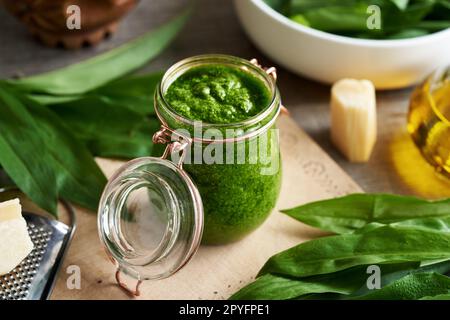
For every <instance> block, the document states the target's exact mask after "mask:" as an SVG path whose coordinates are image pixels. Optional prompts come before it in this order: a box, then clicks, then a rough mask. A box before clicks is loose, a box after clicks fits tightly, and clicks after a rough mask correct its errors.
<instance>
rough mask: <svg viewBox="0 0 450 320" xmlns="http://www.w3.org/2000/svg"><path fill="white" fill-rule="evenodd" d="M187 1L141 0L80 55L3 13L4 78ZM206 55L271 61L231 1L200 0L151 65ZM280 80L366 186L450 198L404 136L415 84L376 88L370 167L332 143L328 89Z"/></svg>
mask: <svg viewBox="0 0 450 320" xmlns="http://www.w3.org/2000/svg"><path fill="white" fill-rule="evenodd" d="M186 2H188V1H187V0H182V1H181V0H177V1H167V0H152V1H141V3H140V4H139V6H138V8H137V9H135V10H134V11H133V12H132V13H131V14H130V15H129V16H128V17H127V18H126V19H125V20H124V21H123V23H122V25H121V27H120V29H119V31H118V32H117V33H116V34H115V35H114V36H113V37H112V38H111V39H109V40H107V41H105V42H103V43H102V44H101V45H99V46H97V47H95V48H88V49H83V50H79V51H75V52H71V51H64V50H61V49H49V48H45V47H43V46H41V45H40V44H39V43H37V42H36V41H34V40H33V39H32V38H31V37H30V36H29V35H28V33H27V32H26V30H25V29H24V28H23V27H22V26H21V25H20V24H19V23H18V22H17V21H16V20H15V19H14V18H12V17H11V16H9V15H8V14H7V13H6V12H4V11H3V10H0V25H1V28H2V32H1V34H0V76H1V77H11V76H17V75H29V74H34V73H39V72H43V71H47V70H51V69H54V68H58V67H61V66H64V65H67V64H70V63H73V62H76V61H79V60H82V59H85V58H87V57H90V56H93V55H95V54H97V53H99V52H103V51H105V50H108V49H110V48H112V47H115V46H117V45H118V44H121V43H123V42H125V41H127V40H130V39H132V38H134V37H135V36H137V35H139V34H142V33H144V32H145V31H147V30H150V29H151V28H153V27H155V26H157V25H158V24H160V23H162V22H164V21H165V20H167V19H168V18H169V17H170V16H172V15H173V14H174V13H176V12H178V11H180V10H181V8H182V7H183V5H184V4H185V3H186ZM202 53H225V54H232V55H237V56H241V57H245V58H252V57H256V58H258V59H259V60H260V61H261V62H262V63H263V64H264V65H273V63H272V62H270V60H268V59H267V58H265V57H264V55H263V54H262V53H261V52H259V51H258V50H257V49H256V48H255V47H254V46H253V45H252V43H251V42H250V41H249V40H248V38H247V37H246V35H245V34H244V32H243V31H242V29H241V27H240V25H239V22H238V20H237V17H236V14H235V12H234V9H233V6H232V3H231V1H230V0H199V1H197V7H196V9H195V13H194V15H193V17H192V18H191V20H190V21H189V23H188V25H187V26H186V28H185V30H183V32H182V33H181V35H180V36H179V38H178V39H177V40H176V41H175V42H174V43H173V44H172V46H171V47H170V48H169V49H168V50H166V51H165V52H164V54H162V55H160V56H159V57H158V58H157V59H155V60H154V61H152V62H151V63H150V64H149V65H148V66H147V67H146V68H145V69H146V70H149V71H152V70H161V69H166V68H167V67H169V66H170V65H172V64H173V63H174V62H176V61H178V60H180V59H182V58H185V57H188V56H191V55H195V54H202ZM279 79H280V80H279V87H280V90H281V93H282V97H283V100H284V104H285V105H286V106H287V107H288V108H289V110H290V111H291V114H292V116H293V117H294V119H295V120H296V121H297V122H298V124H300V125H301V126H302V127H303V128H304V129H305V130H306V132H307V133H309V134H310V135H311V136H312V137H313V139H314V140H316V141H317V142H318V143H319V145H320V146H321V147H322V148H323V149H325V151H327V152H328V153H329V154H330V155H331V156H332V158H333V159H334V160H335V161H337V162H338V163H339V164H340V165H341V166H342V167H343V168H344V170H345V171H347V172H348V173H349V174H350V176H352V177H353V179H354V180H355V181H356V182H357V183H358V184H359V185H360V186H361V187H362V188H363V189H364V190H365V191H367V192H393V193H402V194H419V195H424V196H428V197H442V196H450V183H448V182H447V181H443V180H440V179H438V178H437V177H436V176H435V175H434V173H433V171H432V169H431V168H430V167H429V166H428V165H427V164H426V163H425V162H424V161H423V160H422V158H421V157H420V155H419V153H418V152H417V150H415V148H414V146H413V145H412V143H411V142H410V140H409V138H408V136H407V134H406V124H405V122H406V114H407V109H408V98H409V95H410V93H411V89H405V90H399V91H389V92H378V93H377V100H378V119H379V122H378V123H379V125H378V129H379V134H378V143H377V145H376V148H375V150H374V153H373V155H372V158H371V160H370V161H369V162H368V163H367V164H351V163H348V162H347V161H346V160H345V159H344V158H343V157H342V156H341V155H340V154H339V153H338V152H337V151H336V150H335V148H334V147H333V146H332V144H331V143H330V139H329V112H328V110H329V91H330V88H329V86H325V85H322V84H319V83H316V82H312V81H310V80H307V79H305V78H302V77H299V76H297V75H295V74H293V73H290V72H289V71H286V70H283V69H280V70H279ZM418 167H419V168H418Z"/></svg>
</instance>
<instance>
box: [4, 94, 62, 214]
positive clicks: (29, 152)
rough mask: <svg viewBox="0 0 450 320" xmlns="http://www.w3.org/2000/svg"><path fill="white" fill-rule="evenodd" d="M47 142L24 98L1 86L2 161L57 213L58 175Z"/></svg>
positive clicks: (24, 188)
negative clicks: (22, 99)
mask: <svg viewBox="0 0 450 320" xmlns="http://www.w3.org/2000/svg"><path fill="white" fill-rule="evenodd" d="M46 143H47V141H46V140H45V138H44V136H43V135H42V132H41V129H40V126H39V124H38V123H37V122H36V120H35V119H34V117H33V116H32V115H31V114H30V113H29V111H28V110H27V109H26V107H25V106H24V105H23V104H22V102H21V101H20V100H19V99H17V98H16V97H15V96H14V95H12V94H11V93H10V92H8V91H7V90H5V88H4V87H2V86H0V165H1V166H2V167H3V169H4V170H5V171H6V173H7V174H8V175H9V177H10V178H11V179H12V180H13V181H14V182H15V184H16V185H17V186H18V187H19V188H20V189H21V190H22V191H23V192H24V193H26V194H27V195H28V196H29V197H30V198H31V200H33V201H34V202H35V203H36V204H37V205H38V206H40V207H41V208H43V209H45V210H47V211H48V212H50V213H52V214H54V215H56V204H57V199H58V190H57V189H58V187H57V180H58V178H57V175H56V174H55V172H54V170H53V168H52V167H51V165H50V164H51V163H52V161H53V159H52V156H51V154H49V153H47V152H45V145H46Z"/></svg>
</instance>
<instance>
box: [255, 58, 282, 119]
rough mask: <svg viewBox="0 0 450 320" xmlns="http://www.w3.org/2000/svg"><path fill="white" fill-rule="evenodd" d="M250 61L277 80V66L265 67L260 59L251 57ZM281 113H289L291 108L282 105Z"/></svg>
mask: <svg viewBox="0 0 450 320" xmlns="http://www.w3.org/2000/svg"><path fill="white" fill-rule="evenodd" d="M250 63H251V64H253V65H255V66H257V67H259V68H261V69H263V70H264V71H265V72H266V73H267V74H268V75H269V76H271V77H272V79H273V80H274V81H277V68H275V67H270V68H264V67H263V66H262V65H260V64H259V62H258V60H257V59H255V58H253V59H251V60H250ZM281 113H283V114H286V115H289V110H288V109H287V108H286V107H285V106H283V105H281Z"/></svg>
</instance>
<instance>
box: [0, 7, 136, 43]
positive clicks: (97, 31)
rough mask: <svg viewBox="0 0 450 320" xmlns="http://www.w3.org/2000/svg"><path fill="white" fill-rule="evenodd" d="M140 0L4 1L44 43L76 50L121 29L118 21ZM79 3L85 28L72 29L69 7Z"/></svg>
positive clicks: (82, 25)
mask: <svg viewBox="0 0 450 320" xmlns="http://www.w3.org/2000/svg"><path fill="white" fill-rule="evenodd" d="M137 2H138V0H95V1H92V0H69V1H68V0H20V1H17V0H0V3H1V4H2V5H3V6H4V7H5V8H6V9H7V10H8V11H9V12H11V13H12V14H13V15H15V16H16V17H17V18H19V19H20V20H21V21H22V22H23V23H24V24H25V25H26V26H27V28H28V29H29V30H30V32H31V33H32V34H33V35H35V36H37V37H38V38H39V39H40V40H41V41H42V42H43V43H45V44H46V45H48V46H52V47H55V46H62V47H65V48H68V49H76V48H80V47H82V46H85V45H94V44H96V43H98V42H100V41H101V40H102V39H104V38H105V37H106V36H108V35H109V34H111V33H113V32H114V31H115V30H116V29H117V25H118V21H119V20H120V19H121V18H122V17H123V16H124V15H125V14H126V13H127V12H128V11H130V10H131V9H132V8H133V7H134V6H135V5H136V4H137ZM70 5H77V6H79V8H80V12H81V15H80V16H81V29H79V30H78V29H73V30H70V29H69V28H68V27H67V19H68V17H69V16H70V14H71V13H70V12H69V13H67V8H68V6H70Z"/></svg>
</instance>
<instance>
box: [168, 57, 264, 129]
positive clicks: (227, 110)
mask: <svg viewBox="0 0 450 320" xmlns="http://www.w3.org/2000/svg"><path fill="white" fill-rule="evenodd" d="M165 99H166V101H167V102H168V103H169V104H170V106H171V107H172V108H173V109H174V110H175V111H176V112H177V113H178V114H180V115H182V116H183V117H185V118H188V119H191V120H199V121H203V122H207V123H215V124H225V123H234V122H240V121H243V120H246V119H248V118H250V117H253V116H255V115H256V114H258V113H259V112H260V111H262V110H263V109H264V108H266V107H267V106H268V105H269V104H270V100H271V95H270V92H269V90H268V89H267V87H266V86H265V85H264V83H263V82H262V81H261V80H259V79H257V78H256V77H254V76H252V75H250V74H249V73H247V72H245V71H243V70H240V69H238V68H233V67H228V66H223V65H210V66H200V67H195V68H192V69H190V70H189V71H187V72H186V73H184V74H183V75H181V76H180V77H179V78H178V79H176V80H175V81H174V82H173V83H172V84H171V85H170V87H169V89H168V90H167V92H166V95H165Z"/></svg>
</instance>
